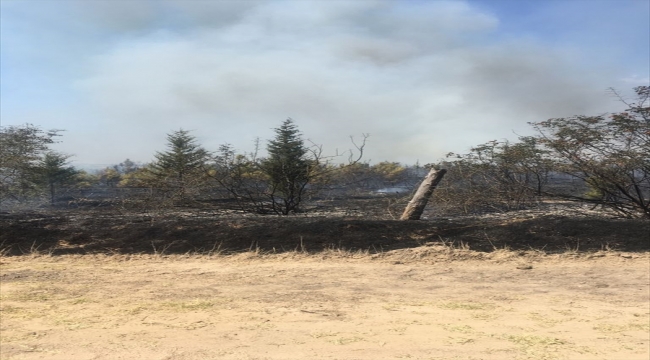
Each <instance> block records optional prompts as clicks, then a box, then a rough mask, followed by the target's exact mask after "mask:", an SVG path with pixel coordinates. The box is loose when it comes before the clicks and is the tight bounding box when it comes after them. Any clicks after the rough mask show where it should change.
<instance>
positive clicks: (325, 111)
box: [0, 0, 650, 168]
mask: <svg viewBox="0 0 650 360" xmlns="http://www.w3.org/2000/svg"><path fill="white" fill-rule="evenodd" d="M649 34H650V1H649V0H538V1H533V0H530V1H520V0H467V1H463V0H458V1H436V0H432V1H424V0H401V1H382V0H347V1H336V0H321V1H309V0H279V1H273V0H270V1H245V0H244V1H232V2H231V1H224V0H221V1H208V0H93V1H82V0H0V121H1V124H2V126H9V125H21V124H25V123H30V124H34V125H37V126H40V127H41V128H42V129H44V130H47V129H64V130H65V131H64V132H62V134H63V136H62V137H61V138H60V140H61V142H60V143H58V144H56V145H55V148H56V150H58V151H61V152H64V153H67V154H71V155H73V157H72V162H73V164H74V165H76V166H79V167H85V168H100V167H104V166H109V165H112V164H117V163H119V162H122V161H123V160H125V159H126V158H129V159H131V160H133V161H137V162H143V163H144V162H149V161H151V160H152V159H153V155H154V154H155V152H156V151H164V150H165V146H166V134H168V133H170V132H173V131H175V130H178V129H181V128H182V129H186V130H191V131H192V134H193V135H194V136H195V137H196V138H197V140H198V141H199V142H200V143H201V144H202V145H203V147H205V148H206V149H207V150H209V151H216V150H217V149H218V147H219V145H221V144H225V143H228V144H231V145H232V146H234V147H235V148H236V149H237V150H238V151H240V152H251V151H253V149H254V142H255V139H256V138H258V137H259V138H260V139H261V140H262V145H263V146H262V149H261V150H262V154H261V155H263V152H264V144H265V142H266V140H268V139H271V138H272V137H273V136H274V132H273V129H274V128H277V127H278V126H280V125H281V123H282V122H283V121H284V120H285V119H287V118H292V119H293V120H294V121H295V123H296V124H297V126H298V127H299V129H300V130H301V131H302V134H303V137H304V139H305V141H306V142H307V144H308V145H311V144H315V145H320V146H322V150H323V154H324V155H326V156H334V155H336V154H341V153H343V152H345V151H347V150H349V149H351V148H354V146H353V144H352V143H351V137H352V138H353V139H355V140H356V141H357V142H359V141H360V140H361V139H362V134H370V137H369V138H368V140H367V145H366V148H365V154H364V160H365V161H369V162H371V163H377V162H380V161H398V162H402V163H405V164H414V163H415V162H419V163H421V164H425V163H431V162H436V161H439V160H440V159H442V158H444V156H445V154H447V153H448V152H457V153H463V152H466V151H468V150H469V148H471V147H472V146H474V145H478V144H481V143H485V142H487V141H491V140H504V139H509V140H516V138H517V136H519V135H530V134H532V129H531V127H530V126H529V125H528V122H537V121H543V120H546V119H549V118H555V117H567V116H573V115H580V114H584V115H599V114H604V113H607V112H613V111H619V110H622V109H623V108H624V105H622V104H621V103H620V102H619V101H618V100H617V99H616V97H615V96H612V94H611V92H610V91H608V88H615V89H617V90H618V91H619V92H620V93H621V94H622V95H623V96H628V95H629V94H630V93H631V90H632V88H633V87H635V86H640V85H650V35H649ZM335 159H340V161H345V160H346V159H347V157H345V156H341V157H335ZM335 161H336V160H335Z"/></svg>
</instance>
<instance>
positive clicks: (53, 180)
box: [38, 152, 78, 204]
mask: <svg viewBox="0 0 650 360" xmlns="http://www.w3.org/2000/svg"><path fill="white" fill-rule="evenodd" d="M68 158H70V156H69V155H63V154H59V153H55V152H48V153H46V154H45V156H43V159H42V160H41V161H40V163H39V168H38V169H39V178H40V180H41V182H42V184H43V185H44V186H46V187H47V188H48V191H49V194H50V204H54V199H55V195H56V192H57V187H59V188H60V187H63V186H66V185H70V184H71V183H72V182H74V180H75V175H77V173H78V171H77V170H76V169H75V168H74V167H72V166H69V165H68Z"/></svg>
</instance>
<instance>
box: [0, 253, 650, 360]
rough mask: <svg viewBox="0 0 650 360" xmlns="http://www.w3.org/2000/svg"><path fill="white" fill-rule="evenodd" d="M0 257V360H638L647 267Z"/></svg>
mask: <svg viewBox="0 0 650 360" xmlns="http://www.w3.org/2000/svg"><path fill="white" fill-rule="evenodd" d="M476 255H477V254H476V253H474V252H473V251H472V250H468V249H458V248H452V247H448V246H444V245H435V246H423V247H416V248H408V249H398V250H393V251H388V252H384V253H379V254H371V253H367V252H366V253H364V252H357V253H351V252H343V251H335V250H332V251H324V252H319V253H315V254H314V253H312V254H304V253H299V252H284V253H276V254H259V253H255V252H248V253H239V254H234V255H227V256H225V255H215V256H196V255H194V256H189V255H186V256H183V255H170V256H155V255H114V256H109V255H61V256H47V255H45V256H14V257H2V258H0V261H1V263H2V264H1V265H2V267H1V274H0V276H1V278H0V279H1V281H2V282H1V285H2V287H1V298H0V300H1V304H0V305H1V307H0V310H1V312H0V314H1V319H2V321H1V325H0V331H1V339H0V354H1V356H0V357H1V358H2V359H16V360H17V359H61V360H75V359H89V360H90V359H98V360H99V359H106V360H114V359H159V360H163V359H167V360H181V359H607V360H611V359H621V360H631V359H643V360H647V359H648V358H649V357H650V350H649V348H650V335H649V331H650V328H649V324H650V309H649V308H650V289H649V276H650V269H649V266H650V265H649V264H650V255H649V254H648V252H634V253H628V252H613V251H605V252H596V253H591V254H578V253H577V252H575V253H570V252H567V253H562V254H544V253H542V252H539V251H529V252H513V251H505V250H499V251H493V252H491V253H489V254H487V255H485V254H482V255H481V256H480V259H481V260H477V258H479V257H477V256H476Z"/></svg>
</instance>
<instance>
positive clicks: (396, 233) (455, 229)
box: [0, 198, 650, 255]
mask: <svg viewBox="0 0 650 360" xmlns="http://www.w3.org/2000/svg"><path fill="white" fill-rule="evenodd" d="M387 203H388V204H390V199H386V198H366V199H355V200H348V201H346V202H345V203H337V202H336V201H329V202H320V205H319V207H314V208H313V209H311V211H308V212H306V213H303V214H298V215H294V216H274V215H255V214H249V213H243V212H238V211H236V210H233V209H229V208H228V207H227V206H222V205H218V204H211V205H210V206H206V205H205V204H203V205H202V206H200V207H197V206H187V207H176V208H174V209H166V210H164V211H161V210H156V211H152V210H150V209H149V210H145V209H125V208H124V207H120V206H117V205H116V204H110V203H108V204H107V203H104V205H106V206H97V204H89V205H85V206H81V207H76V208H42V209H37V210H32V211H27V212H25V211H23V212H4V213H1V214H0V229H1V231H0V244H1V246H0V249H1V250H2V252H3V253H4V254H5V255H23V254H31V253H35V252H37V253H48V254H52V255H61V254H185V253H192V254H213V253H217V252H218V253H236V252H242V251H250V250H255V251H262V252H277V253H279V252H286V251H296V250H298V251H304V252H310V253H314V252H319V251H323V250H328V249H330V250H331V249H341V250H347V251H368V252H369V253H381V252H385V251H390V250H397V249H405V248H415V247H421V246H434V245H444V246H447V247H458V248H469V249H471V250H474V251H477V252H483V253H489V252H493V251H495V250H500V249H510V250H514V251H529V250H534V251H542V252H545V253H565V252H596V251H600V250H610V249H612V250H619V251H626V252H645V251H649V250H650V222H648V221H646V220H638V219H617V218H613V217H611V216H609V215H608V214H605V213H600V212H597V211H591V212H590V211H589V209H588V208H584V207H580V206H570V205H568V204H560V205H558V204H554V205H550V204H548V203H547V204H542V205H540V206H539V207H538V208H536V209H531V210H524V211H516V212H509V213H500V214H485V215H481V216H456V217H436V216H434V214H433V213H429V214H428V216H427V217H426V219H425V220H420V221H398V220H395V219H393V218H392V215H391V212H390V209H389V208H387V207H386V204H387ZM434 210H435V209H434Z"/></svg>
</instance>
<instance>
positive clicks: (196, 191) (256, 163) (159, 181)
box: [0, 86, 650, 219]
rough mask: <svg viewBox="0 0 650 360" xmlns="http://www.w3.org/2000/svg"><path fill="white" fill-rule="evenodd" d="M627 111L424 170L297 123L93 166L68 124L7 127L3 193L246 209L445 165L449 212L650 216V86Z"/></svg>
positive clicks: (17, 197)
mask: <svg viewBox="0 0 650 360" xmlns="http://www.w3.org/2000/svg"><path fill="white" fill-rule="evenodd" d="M634 90H635V94H636V97H635V99H634V101H626V100H624V99H623V98H621V97H619V98H620V99H621V101H623V102H624V103H625V104H626V105H627V107H628V108H627V110H625V111H623V112H618V113H613V114H609V115H597V116H574V117H568V118H557V119H549V120H546V121H542V122H537V123H531V124H530V125H531V126H532V127H533V129H534V130H535V131H536V135H534V136H522V137H520V138H519V139H518V140H517V141H514V142H511V141H490V142H487V143H484V144H481V145H477V146H475V147H473V148H471V149H470V151H469V152H467V153H463V154H456V153H449V154H448V155H447V157H446V158H445V159H443V160H440V161H438V162H436V163H432V164H428V165H426V166H423V167H420V166H418V165H414V166H405V165H402V164H399V163H395V162H381V163H378V164H375V165H370V164H368V163H367V162H363V161H362V158H363V151H364V147H365V144H366V139H367V135H364V136H363V140H362V142H361V143H360V144H356V143H355V142H354V141H353V144H354V147H355V151H354V152H352V151H350V152H349V153H348V154H347V155H348V158H347V159H345V160H346V161H345V162H343V163H342V162H341V160H342V159H341V157H340V156H330V157H328V156H324V155H323V151H322V147H320V146H316V145H311V146H308V145H306V144H305V141H304V140H303V139H302V135H301V133H300V131H299V129H298V127H297V125H296V124H295V122H293V120H291V119H287V120H286V121H284V122H283V123H282V124H281V126H280V127H278V128H276V129H275V137H274V138H273V139H271V140H269V141H268V142H267V144H266V150H267V156H265V157H260V156H258V151H259V148H260V144H259V141H257V142H256V150H255V151H253V152H252V153H239V152H237V151H236V150H235V149H234V147H233V146H232V145H229V144H224V145H221V146H220V147H219V148H218V149H217V150H216V151H214V152H211V151H208V150H206V149H205V148H203V147H202V146H201V145H200V144H199V143H198V141H197V139H196V138H195V137H194V136H192V135H191V133H190V132H189V131H187V130H183V129H180V130H178V131H174V132H172V133H170V134H169V135H168V136H167V147H166V149H165V150H163V151H159V152H157V153H156V154H155V155H154V161H152V162H151V163H149V164H145V165H141V164H136V163H134V162H133V161H130V160H129V159H127V160H125V161H124V162H122V163H120V164H118V165H115V166H113V167H109V168H106V169H104V170H101V171H99V172H97V173H96V174H89V173H87V172H85V171H81V170H77V169H75V168H73V167H72V166H70V165H69V163H68V159H69V156H67V155H65V154H61V153H57V152H54V151H52V150H51V149H50V147H49V146H50V145H51V144H52V143H54V142H55V140H56V138H57V137H58V136H59V135H60V134H59V131H56V130H53V131H43V130H41V129H40V128H38V127H35V126H32V125H24V126H9V127H3V128H1V131H0V143H1V145H2V146H1V147H0V155H1V160H2V163H1V164H0V199H1V200H2V201H3V203H5V204H13V203H20V202H24V201H27V200H29V199H34V198H39V197H41V198H42V197H44V196H46V197H47V198H48V199H49V201H50V202H51V203H54V202H55V200H56V196H57V194H62V193H65V192H66V191H81V190H83V189H90V188H93V187H98V186H99V187H106V188H123V189H142V190H146V191H144V192H143V194H146V195H147V196H146V197H147V199H149V200H151V201H154V200H155V201H156V202H157V203H159V204H168V205H170V206H171V205H175V204H182V203H188V202H192V201H197V200H206V199H215V198H222V199H228V200H231V201H234V202H235V203H236V204H237V205H238V206H239V207H240V208H241V209H242V210H245V211H255V212H259V213H275V214H281V215H287V214H290V213H294V212H298V211H301V210H302V209H303V207H302V206H301V204H303V203H304V200H305V199H306V198H309V197H311V196H315V195H316V194H321V195H322V194H335V195H343V196H354V195H358V194H363V193H367V192H368V191H369V190H377V189H379V188H382V187H401V188H414V187H415V185H416V184H417V182H418V180H419V179H420V178H421V177H422V176H423V175H424V174H425V173H426V168H427V167H438V168H445V169H447V175H446V177H445V179H444V181H443V182H442V183H441V185H440V186H439V188H438V190H437V191H436V192H435V193H434V200H433V204H435V206H436V207H437V208H438V209H445V211H450V212H457V213H458V212H460V213H476V212H485V211H509V210H516V209H522V208H527V207H530V206H535V205H536V204H537V203H539V201H540V199H548V198H556V199H562V200H568V201H580V202H586V203H591V204H593V205H594V206H603V207H607V208H609V209H612V210H614V211H616V212H617V213H619V214H620V215H622V216H626V217H636V216H641V217H645V218H648V219H650V106H649V104H648V102H649V97H650V87H648V86H641V87H637V88H635V89H634Z"/></svg>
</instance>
